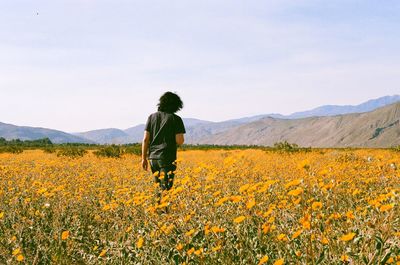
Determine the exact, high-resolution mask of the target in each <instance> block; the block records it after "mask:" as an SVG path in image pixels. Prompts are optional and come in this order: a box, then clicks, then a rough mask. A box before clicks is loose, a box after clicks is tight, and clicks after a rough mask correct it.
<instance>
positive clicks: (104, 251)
mask: <svg viewBox="0 0 400 265" xmlns="http://www.w3.org/2000/svg"><path fill="white" fill-rule="evenodd" d="M106 253H107V250H106V249H103V250H102V251H101V252H100V254H99V257H104V256H105V255H106Z"/></svg>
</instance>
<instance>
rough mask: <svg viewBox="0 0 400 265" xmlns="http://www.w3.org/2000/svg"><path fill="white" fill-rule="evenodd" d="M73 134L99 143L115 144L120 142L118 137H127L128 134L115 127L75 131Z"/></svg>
mask: <svg viewBox="0 0 400 265" xmlns="http://www.w3.org/2000/svg"><path fill="white" fill-rule="evenodd" d="M75 135H77V136H80V137H82V138H85V139H88V140H90V141H93V142H96V143H99V144H108V143H113V144H117V143H121V142H120V141H119V140H118V139H124V138H127V137H129V135H128V134H127V133H126V132H124V131H122V130H120V129H115V128H109V129H100V130H93V131H88V132H83V133H76V134H75Z"/></svg>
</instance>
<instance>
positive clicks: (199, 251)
mask: <svg viewBox="0 0 400 265" xmlns="http://www.w3.org/2000/svg"><path fill="white" fill-rule="evenodd" d="M202 253H203V248H199V249H198V250H196V251H195V252H194V254H195V255H196V256H200V255H201V254H202Z"/></svg>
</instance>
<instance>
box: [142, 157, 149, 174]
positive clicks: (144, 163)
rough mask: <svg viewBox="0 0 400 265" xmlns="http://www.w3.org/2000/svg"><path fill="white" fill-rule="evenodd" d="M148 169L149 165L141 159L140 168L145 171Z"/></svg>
mask: <svg viewBox="0 0 400 265" xmlns="http://www.w3.org/2000/svg"><path fill="white" fill-rule="evenodd" d="M148 167H149V163H148V162H147V159H146V158H142V168H143V169H144V170H146V171H147V168H148Z"/></svg>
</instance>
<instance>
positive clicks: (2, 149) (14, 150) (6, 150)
mask: <svg viewBox="0 0 400 265" xmlns="http://www.w3.org/2000/svg"><path fill="white" fill-rule="evenodd" d="M23 151H24V149H23V148H21V147H19V146H13V145H10V146H1V147H0V153H12V154H20V153H22V152H23Z"/></svg>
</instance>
